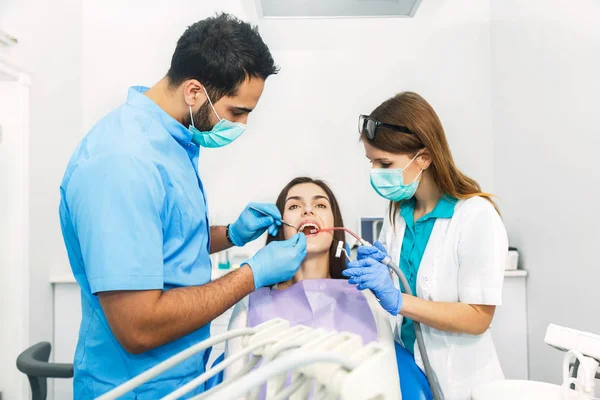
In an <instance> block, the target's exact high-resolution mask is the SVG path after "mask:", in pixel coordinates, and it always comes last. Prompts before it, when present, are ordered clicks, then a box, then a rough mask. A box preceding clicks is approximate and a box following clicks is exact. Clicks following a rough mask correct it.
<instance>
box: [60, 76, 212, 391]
mask: <svg viewBox="0 0 600 400" xmlns="http://www.w3.org/2000/svg"><path fill="white" fill-rule="evenodd" d="M146 90H147V88H143V87H133V88H131V89H130V90H129V95H128V98H127V102H126V103H125V104H123V105H121V106H120V107H118V108H117V109H115V110H114V111H112V112H111V113H109V114H108V115H107V116H105V117H104V118H102V119H101V120H100V121H99V122H98V123H97V124H96V125H95V126H94V127H93V128H92V129H91V131H90V132H89V133H88V134H87V135H86V136H85V137H84V138H83V140H82V141H81V143H80V144H79V146H78V147H77V149H76V150H75V152H74V154H73V156H72V158H71V160H70V162H69V164H68V166H67V169H66V172H65V175H64V178H63V181H62V184H61V186H60V194H61V202H60V208H59V213H60V221H61V227H62V232H63V237H64V241H65V245H66V248H67V252H68V256H69V261H70V264H71V269H72V270H73V274H74V276H75V279H76V280H77V282H78V283H79V286H80V287H81V308H82V321H81V327H80V331H79V340H78V343H77V348H76V352H75V359H74V373H75V376H74V381H73V389H74V397H75V398H76V399H93V398H96V397H98V396H100V395H102V394H104V393H105V392H107V391H109V390H111V389H113V388H114V387H116V386H118V385H120V384H122V383H124V382H125V381H127V380H129V379H131V378H133V377H134V376H136V375H138V374H140V373H142V372H144V371H146V370H147V369H149V368H151V367H153V366H155V365H156V364H158V363H160V362H161V361H164V360H166V359H167V358H169V357H171V356H173V355H175V354H176V353H179V352H180V351H182V350H185V349H187V348H188V347H190V346H192V345H193V344H196V343H198V342H200V341H202V340H204V339H206V338H208V336H209V333H210V325H206V326H204V327H202V328H200V329H198V330H197V331H195V332H192V333H190V334H189V335H187V336H184V337H182V338H180V339H178V340H175V341H173V342H171V343H167V344H165V345H162V346H160V347H157V348H155V349H153V350H150V351H147V352H145V353H142V354H130V353H128V352H127V351H126V350H125V349H124V348H123V347H121V345H120V344H119V342H118V341H117V340H116V338H115V336H114V335H113V333H112V331H111V329H110V326H109V325H108V323H107V321H106V316H105V315H104V312H103V311H102V307H101V306H100V303H99V301H98V297H97V296H96V294H97V293H98V292H105V291H113V290H170V289H172V288H177V287H182V286H191V285H203V284H205V283H207V282H209V281H210V279H211V262H210V258H209V249H210V237H209V224H208V216H207V205H206V197H205V195H204V189H203V187H202V182H201V180H200V176H199V174H198V157H199V152H200V149H199V148H198V147H197V146H195V145H193V144H192V143H191V139H192V133H191V132H190V131H189V130H188V129H187V128H186V127H185V126H183V125H181V124H180V123H179V122H178V121H176V120H175V119H173V118H172V117H171V116H169V115H168V114H167V113H166V112H165V111H163V110H162V109H161V108H160V107H159V106H158V105H157V104H155V103H154V102H153V101H152V100H150V98H148V97H147V96H145V95H144V94H143V92H145V91H146ZM204 356H205V354H204V352H200V353H198V354H196V355H195V356H193V357H191V358H189V359H187V360H186V361H184V362H182V363H180V364H178V365H177V366H176V367H174V368H171V369H170V370H168V371H167V372H165V373H163V374H162V375H159V376H158V377H157V378H155V379H153V380H151V381H149V382H147V383H145V384H143V385H141V386H140V387H138V388H137V389H135V390H134V391H133V392H130V393H129V394H128V395H126V396H124V397H122V398H124V399H158V398H162V397H163V396H165V395H167V394H168V393H170V392H172V391H173V390H175V389H176V388H178V387H180V386H181V385H184V384H185V383H187V382H189V381H190V380H192V379H193V378H195V377H197V376H198V375H200V374H202V373H203V372H204V367H205V363H204ZM203 388H204V387H203V386H202V385H201V386H200V387H199V388H198V389H197V390H195V391H192V392H193V393H195V394H198V393H201V392H202V391H203Z"/></svg>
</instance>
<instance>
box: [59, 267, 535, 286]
mask: <svg viewBox="0 0 600 400" xmlns="http://www.w3.org/2000/svg"><path fill="white" fill-rule="evenodd" d="M230 271H231V270H223V269H213V272H212V276H213V279H214V278H218V277H221V276H223V275H225V274H226V273H227V272H230ZM504 276H505V277H506V278H513V277H526V276H527V271H525V270H522V269H517V270H514V271H510V270H507V271H504ZM50 283H51V284H60V283H71V284H72V283H77V282H76V281H75V277H74V276H73V275H72V274H61V275H52V276H50Z"/></svg>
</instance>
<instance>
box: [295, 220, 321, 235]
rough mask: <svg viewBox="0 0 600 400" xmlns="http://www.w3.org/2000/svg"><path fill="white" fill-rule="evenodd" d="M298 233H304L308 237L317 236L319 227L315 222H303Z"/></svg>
mask: <svg viewBox="0 0 600 400" xmlns="http://www.w3.org/2000/svg"><path fill="white" fill-rule="evenodd" d="M298 232H302V233H304V234H305V235H306V236H310V235H316V234H317V233H318V232H319V225H318V224H317V223H316V222H315V221H303V222H302V224H300V227H299V228H298Z"/></svg>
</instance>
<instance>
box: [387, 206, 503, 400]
mask: <svg viewBox="0 0 600 400" xmlns="http://www.w3.org/2000/svg"><path fill="white" fill-rule="evenodd" d="M394 218H395V219H396V227H395V231H394V228H393V227H392V225H391V224H390V221H389V219H388V218H386V220H385V221H384V225H383V229H382V232H381V236H380V238H379V241H380V242H381V243H382V244H383V245H384V246H385V247H386V249H387V250H388V254H389V255H390V257H391V258H392V260H393V261H394V263H396V265H400V250H401V248H402V240H403V238H404V230H405V228H406V223H405V221H404V219H403V218H402V217H401V216H400V215H399V213H398V214H397V215H396V216H395V217H394ZM507 255H508V238H507V235H506V229H505V228H504V224H503V223H502V219H501V218H500V216H499V215H498V213H497V212H496V210H495V209H494V207H493V206H492V204H491V203H490V202H489V201H487V200H485V199H484V198H481V197H474V198H471V199H468V200H461V201H459V202H458V203H457V204H456V206H455V209H454V216H453V217H452V218H451V219H438V220H436V222H435V225H434V228H433V231H432V233H431V237H430V238H429V242H428V243H427V247H426V249H425V253H424V255H423V259H422V261H421V265H420V267H419V272H418V274H417V295H418V296H419V297H420V298H423V299H426V300H433V301H441V302H462V303H469V304H487V305H501V304H502V284H503V281H504V266H505V264H506V258H507ZM395 281H396V282H395V284H396V285H397V287H398V280H397V279H395ZM402 318H403V317H402V316H401V315H398V316H397V317H392V319H393V321H392V324H393V325H395V332H396V334H397V335H398V336H399V335H400V327H401V326H402ZM421 326H422V330H423V338H424V342H425V347H426V349H427V354H428V355H429V360H430V362H431V365H432V367H433V369H434V371H435V373H436V375H437V378H438V381H439V383H440V386H441V389H442V391H443V393H444V395H445V398H446V400H467V399H470V398H471V397H470V394H471V390H472V389H473V388H475V387H477V386H479V385H481V384H484V383H487V382H491V381H494V380H498V379H504V374H503V373H502V368H501V367H500V363H499V361H498V356H497V354H496V349H495V347H494V343H493V341H492V336H491V333H490V330H489V329H488V330H487V331H486V332H485V333H484V334H482V335H479V336H473V335H467V334H461V333H450V332H444V331H440V330H437V329H433V328H431V327H429V326H426V325H423V324H422V325H421ZM415 360H416V361H417V364H418V365H419V366H420V367H421V369H423V370H424V368H423V363H422V360H421V356H420V353H419V350H418V346H417V343H416V342H415Z"/></svg>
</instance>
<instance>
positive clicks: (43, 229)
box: [0, 0, 82, 343]
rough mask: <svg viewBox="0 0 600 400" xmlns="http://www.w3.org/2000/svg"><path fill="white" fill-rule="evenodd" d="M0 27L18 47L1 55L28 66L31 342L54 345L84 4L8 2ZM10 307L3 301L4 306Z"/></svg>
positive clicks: (76, 126)
mask: <svg viewBox="0 0 600 400" xmlns="http://www.w3.org/2000/svg"><path fill="white" fill-rule="evenodd" d="M0 26H1V27H2V29H4V30H6V31H7V32H10V33H11V34H12V35H13V36H16V37H17V38H18V39H19V44H18V45H16V46H15V47H13V48H10V49H4V50H2V51H0V56H1V57H3V58H5V59H9V60H10V61H11V62H12V63H13V64H16V65H18V66H20V67H22V68H23V69H25V70H26V71H27V72H28V73H29V75H30V76H31V78H32V86H31V91H30V111H31V121H30V163H29V167H30V170H29V174H30V196H31V198H30V207H29V208H30V209H29V214H30V226H29V231H30V257H29V264H30V269H31V270H30V290H31V299H30V300H31V302H30V316H31V321H30V337H29V342H30V343H35V342H38V341H51V340H52V323H53V319H52V292H51V286H50V284H49V283H48V278H49V274H50V271H51V270H52V269H53V268H65V266H67V268H68V264H67V257H66V253H65V250H64V244H63V241H62V236H61V232H60V224H59V219H58V204H59V186H60V181H61V179H62V174H63V172H64V168H65V167H66V164H67V161H68V158H69V156H70V153H71V152H72V150H73V148H74V146H75V144H76V142H77V141H78V140H79V139H80V138H81V135H82V132H81V83H80V82H81V77H80V76H81V66H80V61H81V5H80V2H79V0H53V1H51V2H46V1H37V0H4V2H2V3H1V5H0ZM7 306H10V303H4V302H3V303H2V304H0V307H7Z"/></svg>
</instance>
